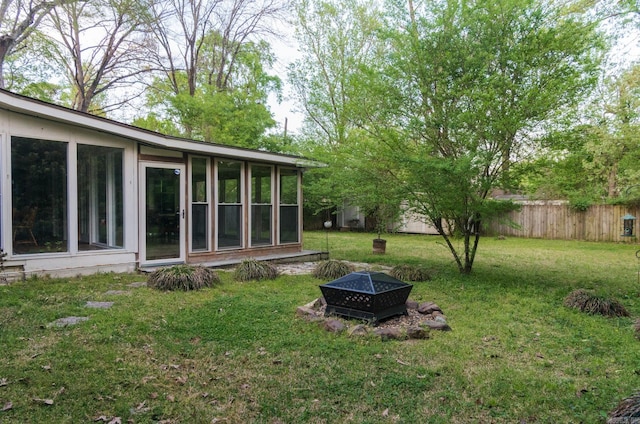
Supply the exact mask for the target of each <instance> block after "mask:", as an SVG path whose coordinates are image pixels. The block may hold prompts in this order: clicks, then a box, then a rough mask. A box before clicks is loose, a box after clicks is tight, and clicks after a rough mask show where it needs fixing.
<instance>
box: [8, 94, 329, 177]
mask: <svg viewBox="0 0 640 424" xmlns="http://www.w3.org/2000/svg"><path fill="white" fill-rule="evenodd" d="M0 108H2V109H6V110H10V111H13V112H17V113H22V114H26V115H30V116H37V117H40V118H43V119H47V120H51V121H55V122H60V123H64V124H68V125H73V126H77V127H83V128H88V129H92V130H94V131H100V132H104V133H107V134H111V135H117V136H120V137H124V138H129V139H131V140H135V141H137V142H139V143H143V144H147V145H150V146H155V147H162V148H165V149H170V150H179V151H181V152H187V153H195V154H201V155H211V156H220V157H227V158H238V159H244V160H249V161H256V162H269V163H275V164H280V165H288V166H295V167H298V168H310V167H320V166H322V164H321V163H318V162H315V161H312V160H310V159H306V158H303V157H301V156H293V155H284V154H278V153H270V152H263V151H260V150H252V149H243V148H240V147H232V146H225V145H221V144H215V143H208V142H204V141H195V140H187V139H183V138H177V137H170V136H166V135H163V134H160V133H156V132H153V131H148V130H144V129H142V128H137V127H134V126H132V125H128V124H123V123H120V122H117V121H112V120H110V119H106V118H102V117H99V116H94V115H90V114H88V113H84V112H78V111H76V110H73V109H68V108H65V107H62V106H58V105H53V104H50V103H46V102H43V101H40V100H36V99H31V98H28V97H24V96H21V95H17V94H14V93H11V92H8V91H6V90H0Z"/></svg>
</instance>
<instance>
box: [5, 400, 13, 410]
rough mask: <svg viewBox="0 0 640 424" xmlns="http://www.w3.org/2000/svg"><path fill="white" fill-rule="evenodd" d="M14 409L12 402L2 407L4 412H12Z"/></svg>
mask: <svg viewBox="0 0 640 424" xmlns="http://www.w3.org/2000/svg"><path fill="white" fill-rule="evenodd" d="M12 408H13V403H12V402H7V403H5V404H4V406H3V407H2V412H5V411H8V410H10V409H12Z"/></svg>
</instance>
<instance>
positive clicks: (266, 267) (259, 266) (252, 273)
mask: <svg viewBox="0 0 640 424" xmlns="http://www.w3.org/2000/svg"><path fill="white" fill-rule="evenodd" d="M277 276H278V270H277V269H276V267H275V266H273V265H271V264H270V263H268V262H264V261H257V260H255V259H245V260H244V261H242V262H241V263H240V265H238V267H237V268H236V271H235V273H234V278H235V279H236V280H237V281H251V280H273V279H274V278H276V277H277Z"/></svg>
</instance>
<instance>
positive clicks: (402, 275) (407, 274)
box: [389, 265, 431, 282]
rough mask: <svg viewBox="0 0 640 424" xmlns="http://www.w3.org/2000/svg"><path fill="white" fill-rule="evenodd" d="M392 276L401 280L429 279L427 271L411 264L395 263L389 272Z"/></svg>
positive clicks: (429, 275)
mask: <svg viewBox="0 0 640 424" xmlns="http://www.w3.org/2000/svg"><path fill="white" fill-rule="evenodd" d="M389 275H391V276H392V277H393V278H397V279H398V280H402V281H414V282H415V281H428V280H430V279H431V274H430V273H429V271H427V270H426V269H424V268H422V267H418V266H413V265H396V266H394V267H393V268H392V269H391V271H390V272H389Z"/></svg>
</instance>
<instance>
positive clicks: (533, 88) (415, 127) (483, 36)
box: [361, 0, 602, 273]
mask: <svg viewBox="0 0 640 424" xmlns="http://www.w3.org/2000/svg"><path fill="white" fill-rule="evenodd" d="M393 10H394V14H393V16H391V17H390V19H389V28H388V31H387V37H386V38H385V42H386V43H387V45H389V46H390V49H389V50H390V54H389V56H388V57H387V59H386V61H385V64H386V69H385V71H384V72H383V73H380V72H378V71H377V70H376V69H375V68H374V69H373V70H372V71H371V72H370V73H369V75H368V77H366V78H362V79H361V81H362V84H364V85H366V86H367V87H369V88H370V91H369V92H368V94H369V96H368V99H369V100H368V101H367V102H363V103H362V105H361V112H362V114H361V119H362V125H363V126H364V127H365V128H368V129H369V130H370V131H372V133H373V134H375V136H376V139H377V140H378V141H379V142H380V143H382V144H384V145H385V147H384V148H383V149H380V153H382V154H383V155H384V157H386V158H387V159H388V161H389V162H391V163H390V166H391V169H394V170H395V172H394V174H393V175H395V177H396V178H395V180H394V181H393V182H391V183H390V185H391V186H398V187H402V188H403V189H404V190H405V193H406V196H407V198H408V200H409V201H410V202H411V206H413V207H414V208H415V209H416V211H418V212H420V213H421V214H422V215H424V216H425V217H426V218H427V219H428V221H429V222H430V223H431V224H433V225H434V226H435V227H436V228H437V229H438V232H439V233H440V235H441V236H442V237H443V238H444V241H445V243H446V244H447V246H448V248H449V250H450V251H451V253H452V255H453V257H454V259H455V261H456V263H457V265H458V268H459V270H460V272H461V273H469V272H471V270H472V267H473V263H474V260H475V256H476V253H477V249H478V244H479V240H480V235H481V230H482V222H483V221H484V220H487V219H490V218H491V217H492V216H494V215H496V214H498V213H500V212H502V211H503V210H505V209H506V208H509V207H510V205H508V204H504V203H502V202H497V201H493V200H492V199H491V196H490V195H491V194H492V193H493V191H494V190H495V189H498V188H508V187H509V186H510V185H511V184H512V183H513V176H512V172H511V165H512V164H513V163H516V162H518V161H520V160H522V158H524V157H526V156H527V154H528V153H529V152H530V151H531V149H532V148H533V147H534V146H535V145H536V144H537V143H536V140H537V138H538V137H539V135H540V134H543V133H544V132H545V131H546V128H547V126H548V125H550V124H552V123H557V122H558V121H559V118H561V117H562V115H563V112H564V111H565V110H567V109H568V108H571V107H573V106H575V105H576V104H577V103H578V101H579V99H581V98H583V97H584V95H585V94H586V93H587V92H588V89H589V88H590V87H592V86H593V84H594V83H595V81H596V77H597V70H598V64H599V56H598V54H597V53H598V52H599V51H600V49H601V47H602V46H601V44H600V41H601V40H600V37H599V36H598V34H597V33H596V31H595V25H594V24H589V23H585V22H583V21H581V20H580V17H579V16H567V15H566V14H564V12H562V13H563V14H562V15H561V14H560V13H561V11H560V10H558V9H556V8H554V7H553V6H552V5H547V4H543V3H542V2H539V1H536V0H499V1H481V0H478V1H471V2H458V1H454V0H447V1H439V2H423V3H420V4H418V5H414V3H413V2H412V1H409V3H408V5H405V4H403V3H401V2H395V3H393ZM452 234H453V235H460V236H461V238H462V247H461V248H458V247H457V246H456V243H454V241H453V238H452Z"/></svg>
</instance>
